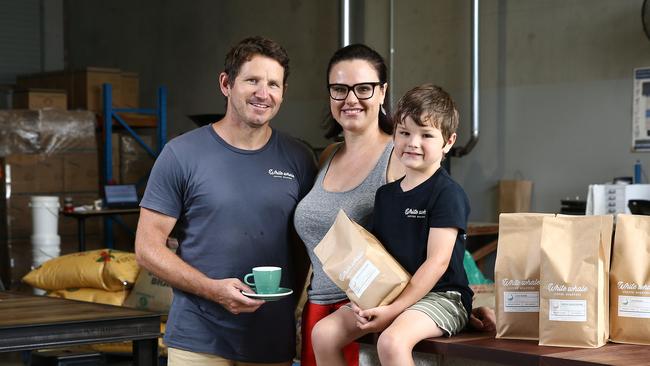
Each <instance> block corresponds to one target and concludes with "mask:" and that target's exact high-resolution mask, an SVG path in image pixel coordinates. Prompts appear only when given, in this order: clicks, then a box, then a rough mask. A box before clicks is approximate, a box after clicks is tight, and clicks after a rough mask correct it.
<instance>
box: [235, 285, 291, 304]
mask: <svg viewBox="0 0 650 366" xmlns="http://www.w3.org/2000/svg"><path fill="white" fill-rule="evenodd" d="M241 293H242V294H244V296H247V297H250V298H251V299H260V300H264V301H277V300H280V299H283V298H285V297H287V296H289V295H291V294H292V293H293V290H292V289H288V288H284V287H280V289H279V292H277V293H274V294H256V293H254V292H246V291H242V292H241Z"/></svg>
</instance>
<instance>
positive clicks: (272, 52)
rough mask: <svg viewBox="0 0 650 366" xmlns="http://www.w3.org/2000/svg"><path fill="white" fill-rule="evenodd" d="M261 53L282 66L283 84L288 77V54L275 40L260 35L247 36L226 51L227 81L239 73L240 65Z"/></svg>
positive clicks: (233, 78) (231, 81) (232, 80)
mask: <svg viewBox="0 0 650 366" xmlns="http://www.w3.org/2000/svg"><path fill="white" fill-rule="evenodd" d="M255 55H261V56H265V57H269V58H271V59H273V60H275V61H277V62H278V63H279V64H280V65H281V66H282V68H284V80H282V82H283V84H285V85H286V84H287V79H288V78H289V55H288V54H287V51H286V50H285V49H284V48H283V47H282V46H280V44H278V43H277V42H275V41H273V40H271V39H268V38H264V37H261V36H254V37H248V38H245V39H243V40H242V41H240V42H239V43H238V44H237V45H235V46H234V47H233V48H231V49H230V51H228V54H227V55H226V60H225V62H224V72H225V73H226V74H227V75H228V83H229V84H230V85H232V83H233V82H234V81H235V79H236V78H237V75H239V70H240V69H241V66H242V65H243V64H244V63H246V62H248V61H250V60H251V59H252V58H253V56H255Z"/></svg>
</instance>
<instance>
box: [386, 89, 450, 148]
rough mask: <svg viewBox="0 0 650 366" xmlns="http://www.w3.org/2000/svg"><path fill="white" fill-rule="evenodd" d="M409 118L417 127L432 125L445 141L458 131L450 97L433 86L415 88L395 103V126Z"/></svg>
mask: <svg viewBox="0 0 650 366" xmlns="http://www.w3.org/2000/svg"><path fill="white" fill-rule="evenodd" d="M406 117H411V119H413V121H414V122H415V123H416V124H418V125H419V126H426V125H432V126H434V127H436V128H438V129H440V131H441V132H442V136H443V137H444V139H445V141H447V140H448V139H449V137H451V135H452V134H453V133H455V132H456V129H458V119H459V117H458V110H457V109H456V103H454V100H453V99H452V98H451V96H450V95H449V94H448V93H447V92H446V91H444V90H443V89H442V88H441V87H439V86H436V85H433V84H423V85H420V86H416V87H415V88H413V89H411V90H409V91H407V92H406V94H404V96H403V97H402V98H401V99H400V100H399V102H398V103H397V109H396V110H395V116H394V121H395V125H398V124H400V123H403V122H404V119H405V118H406Z"/></svg>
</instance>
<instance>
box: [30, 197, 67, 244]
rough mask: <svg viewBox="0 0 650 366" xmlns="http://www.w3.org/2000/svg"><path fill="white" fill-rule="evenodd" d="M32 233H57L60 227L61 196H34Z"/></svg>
mask: <svg viewBox="0 0 650 366" xmlns="http://www.w3.org/2000/svg"><path fill="white" fill-rule="evenodd" d="M29 207H31V208H32V234H34V235H57V233H58V228H59V207H60V205H59V197H57V196H32V198H31V201H30V202H29Z"/></svg>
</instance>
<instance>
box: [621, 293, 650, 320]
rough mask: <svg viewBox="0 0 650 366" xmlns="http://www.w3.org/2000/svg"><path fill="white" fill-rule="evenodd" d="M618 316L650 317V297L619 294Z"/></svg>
mask: <svg viewBox="0 0 650 366" xmlns="http://www.w3.org/2000/svg"><path fill="white" fill-rule="evenodd" d="M618 316H622V317H626V318H645V319H650V297H641V296H619V297H618Z"/></svg>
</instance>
